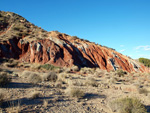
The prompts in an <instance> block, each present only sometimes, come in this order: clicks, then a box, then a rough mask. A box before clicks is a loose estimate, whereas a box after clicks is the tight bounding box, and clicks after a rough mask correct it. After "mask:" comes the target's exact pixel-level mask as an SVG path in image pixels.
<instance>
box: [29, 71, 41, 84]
mask: <svg viewBox="0 0 150 113" xmlns="http://www.w3.org/2000/svg"><path fill="white" fill-rule="evenodd" d="M28 79H29V81H30V82H31V83H33V84H37V83H40V82H42V78H41V76H40V75H38V74H37V73H31V74H30V76H29V77H28Z"/></svg>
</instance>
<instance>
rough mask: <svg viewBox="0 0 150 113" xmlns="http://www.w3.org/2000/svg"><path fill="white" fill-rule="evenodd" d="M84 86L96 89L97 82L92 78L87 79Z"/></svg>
mask: <svg viewBox="0 0 150 113" xmlns="http://www.w3.org/2000/svg"><path fill="white" fill-rule="evenodd" d="M85 85H90V86H93V87H98V83H97V81H96V80H95V79H94V78H87V79H86V82H85Z"/></svg>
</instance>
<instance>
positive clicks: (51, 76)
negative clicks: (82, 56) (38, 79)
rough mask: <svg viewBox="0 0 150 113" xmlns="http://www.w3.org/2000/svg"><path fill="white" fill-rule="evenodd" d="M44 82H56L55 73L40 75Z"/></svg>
mask: <svg viewBox="0 0 150 113" xmlns="http://www.w3.org/2000/svg"><path fill="white" fill-rule="evenodd" d="M42 77H43V80H44V81H53V82H56V81H57V79H58V76H57V74H56V73H55V72H49V73H45V74H44V75H42Z"/></svg>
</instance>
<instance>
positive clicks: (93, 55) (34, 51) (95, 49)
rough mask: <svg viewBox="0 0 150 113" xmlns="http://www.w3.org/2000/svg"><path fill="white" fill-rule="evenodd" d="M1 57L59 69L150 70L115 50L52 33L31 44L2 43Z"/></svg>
mask: <svg viewBox="0 0 150 113" xmlns="http://www.w3.org/2000/svg"><path fill="white" fill-rule="evenodd" d="M0 57H7V58H15V59H19V60H21V61H23V62H24V61H25V62H31V63H33V62H35V63H41V64H45V63H49V64H53V65H56V66H66V67H71V66H73V65H77V66H79V67H99V68H100V69H103V70H107V71H111V70H117V69H123V70H126V71H128V72H148V71H149V70H148V68H146V67H145V66H143V65H141V64H139V63H137V62H136V61H134V60H132V59H131V58H128V57H127V56H124V55H122V54H120V53H118V52H117V51H115V50H113V49H110V48H107V47H103V46H100V45H96V44H94V43H91V42H88V41H85V40H81V39H74V38H72V37H71V36H68V35H66V34H61V33H57V32H50V33H49V35H48V38H46V39H40V40H35V41H31V42H29V41H28V40H27V39H26V37H22V38H17V37H14V38H12V39H10V40H8V41H5V42H3V43H0Z"/></svg>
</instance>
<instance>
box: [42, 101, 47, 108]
mask: <svg viewBox="0 0 150 113" xmlns="http://www.w3.org/2000/svg"><path fill="white" fill-rule="evenodd" d="M43 106H44V108H47V106H48V101H47V100H44V101H43Z"/></svg>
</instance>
